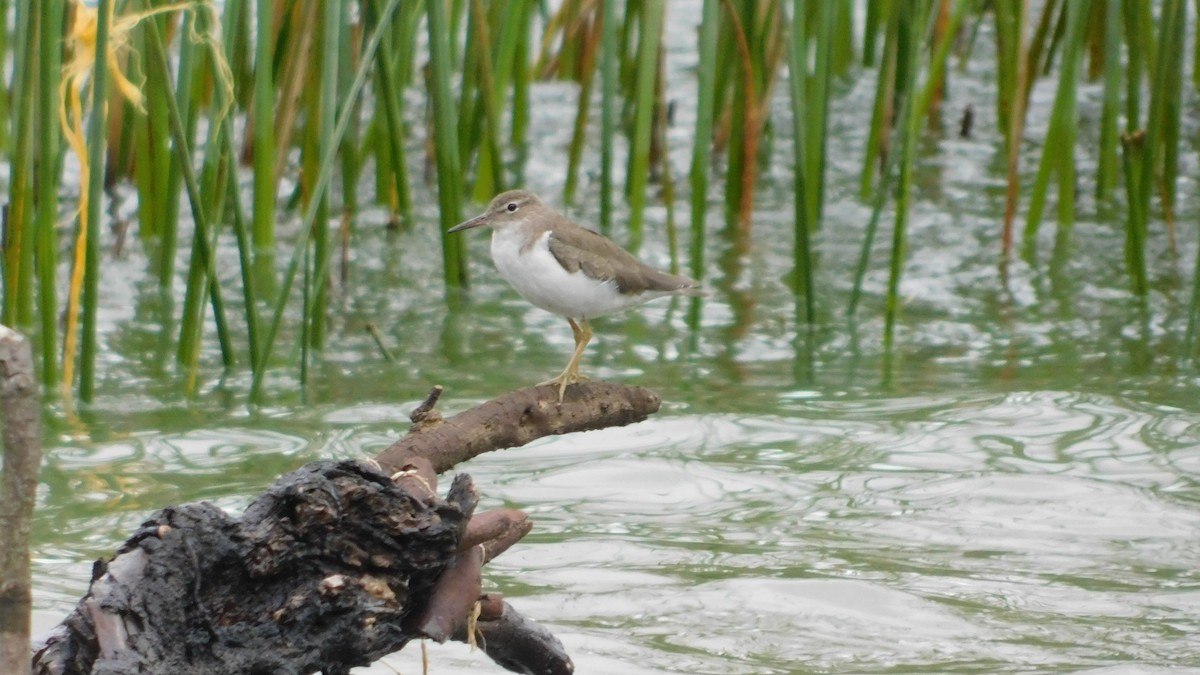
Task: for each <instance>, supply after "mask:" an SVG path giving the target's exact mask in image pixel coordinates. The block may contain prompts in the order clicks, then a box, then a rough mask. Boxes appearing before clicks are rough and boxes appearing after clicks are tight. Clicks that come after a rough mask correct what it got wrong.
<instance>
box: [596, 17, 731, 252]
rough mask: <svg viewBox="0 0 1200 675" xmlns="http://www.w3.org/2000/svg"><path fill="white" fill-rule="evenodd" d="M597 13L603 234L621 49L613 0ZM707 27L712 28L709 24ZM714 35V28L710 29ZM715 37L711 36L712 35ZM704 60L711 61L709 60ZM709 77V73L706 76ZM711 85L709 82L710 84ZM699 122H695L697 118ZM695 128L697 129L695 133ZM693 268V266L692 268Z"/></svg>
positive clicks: (608, 213) (609, 205) (609, 210)
mask: <svg viewBox="0 0 1200 675" xmlns="http://www.w3.org/2000/svg"><path fill="white" fill-rule="evenodd" d="M709 5H712V6H713V8H714V9H715V7H716V0H704V16H705V17H706V19H705V20H707V16H708V12H709ZM600 11H601V16H600V24H601V26H600V231H601V232H603V233H604V234H609V233H610V232H612V221H613V187H614V186H613V183H614V180H613V144H614V142H615V141H616V138H617V84H618V76H619V75H620V68H621V52H620V43H618V41H617V38H618V37H619V36H620V32H619V31H618V30H617V29H618V27H619V26H618V25H617V0H601V8H600ZM704 30H705V25H704V24H703V23H701V26H700V78H701V83H700V86H701V94H700V101H701V103H699V105H700V106H701V110H703V105H704V103H703V101H704V100H705V99H704V93H703V87H704V82H703V80H704V77H705V74H704V64H705V62H706V61H705V57H704V50H705V45H706V42H705V35H704ZM709 30H710V31H714V30H715V29H712V28H710V29H709ZM714 36H715V32H714ZM714 40H715V37H714ZM708 63H710V64H711V63H712V61H711V60H709V61H708ZM709 79H711V75H710V76H709ZM710 86H711V84H710ZM697 126H699V122H697ZM711 126H712V115H711V112H710V113H709V127H710V130H709V134H708V137H709V138H710V137H711V135H712V131H711ZM699 131H700V130H699V129H697V133H699ZM709 144H710V141H705V147H706V148H707V147H709ZM694 166H695V165H694V163H693V167H694ZM707 173H708V169H707V167H705V175H706V178H705V182H706V183H707ZM694 180H695V179H693V187H692V192H693V195H694V194H695V182H694ZM692 214H693V216H692V222H693V226H692V231H693V238H692V242H693V243H692V245H693V247H694V246H695V235H694V233H695V225H694V223H695V198H694V197H693V199H692ZM693 271H694V270H693Z"/></svg>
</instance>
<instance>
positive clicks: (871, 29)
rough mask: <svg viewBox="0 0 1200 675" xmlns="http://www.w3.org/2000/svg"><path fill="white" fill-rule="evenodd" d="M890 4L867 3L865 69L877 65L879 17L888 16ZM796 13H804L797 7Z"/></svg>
mask: <svg viewBox="0 0 1200 675" xmlns="http://www.w3.org/2000/svg"><path fill="white" fill-rule="evenodd" d="M889 2H890V0H880V1H879V2H868V3H867V14H866V17H865V25H864V26H863V52H862V64H863V67H865V68H871V67H873V66H874V65H875V52H876V50H877V49H878V48H877V47H876V42H877V41H878V39H879V17H880V16H887V12H888V10H887V4H888V3H889ZM795 11H797V12H799V11H802V8H800V7H797V8H796V10H795Z"/></svg>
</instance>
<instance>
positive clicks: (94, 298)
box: [64, 0, 113, 402]
mask: <svg viewBox="0 0 1200 675" xmlns="http://www.w3.org/2000/svg"><path fill="white" fill-rule="evenodd" d="M96 16H97V21H96V64H95V67H94V68H93V69H92V113H91V117H90V118H89V119H88V128H87V144H88V159H87V161H88V166H89V167H90V169H89V171H88V184H87V191H88V199H87V210H86V213H81V214H80V219H81V220H80V226H81V227H86V228H87V231H86V244H85V245H86V246H87V249H86V250H85V251H84V263H83V296H82V302H81V304H82V312H81V317H80V323H81V329H82V338H81V340H80V345H79V397H80V398H81V399H83V400H84V401H85V402H91V400H92V398H93V397H94V396H95V393H96V327H97V323H98V321H97V319H98V316H97V314H98V311H99V306H100V297H99V296H100V199H101V195H103V193H104V151H105V135H104V134H105V131H106V129H105V127H107V125H108V124H107V123H108V115H107V114H106V111H107V110H108V107H107V102H108V60H107V59H106V58H105V55H106V54H108V31H109V28H110V27H111V25H112V16H113V12H112V0H100V2H99V4H98V5H97V7H96ZM64 358H73V355H71V354H67V355H65V356H64Z"/></svg>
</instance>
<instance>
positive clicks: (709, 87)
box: [605, 0, 721, 279]
mask: <svg viewBox="0 0 1200 675" xmlns="http://www.w3.org/2000/svg"><path fill="white" fill-rule="evenodd" d="M719 2H720V0H704V5H703V8H702V9H701V19H700V42H699V44H698V45H697V47H698V49H699V50H700V68H699V70H698V71H697V78H698V79H699V82H698V83H697V86H698V91H697V96H696V134H695V136H694V137H693V138H692V167H691V170H690V171H689V172H688V181H689V183H690V186H691V191H692V194H691V205H692V238H691V244H690V246H689V248H688V259H689V261H688V264H689V269H690V271H691V274H692V276H693V277H694V278H696V279H703V278H704V245H705V239H706V236H705V235H706V233H707V230H708V228H707V226H706V219H707V215H708V187H709V173H710V171H711V170H712V144H713V118H714V117H715V114H716V105H715V99H716V77H715V73H714V71H715V70H716V63H717V22H718V20H719V19H720V9H721V8H720V5H719V4H718V3H719ZM605 138H608V137H607V136H606V137H605ZM605 145H606V146H607V145H609V143H608V142H605ZM610 152H611V151H610Z"/></svg>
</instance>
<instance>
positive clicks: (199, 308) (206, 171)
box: [144, 12, 225, 394]
mask: <svg viewBox="0 0 1200 675" xmlns="http://www.w3.org/2000/svg"><path fill="white" fill-rule="evenodd" d="M189 14H190V13H189ZM201 14H202V15H203V16H202V17H189V18H188V19H187V20H188V21H189V22H191V21H196V22H200V21H204V22H205V24H207V20H208V16H207V13H204V12H202V13H201ZM194 27H196V29H197V30H201V29H200V28H199V27H198V24H197V25H196V26H194ZM147 33H148V31H147ZM184 35H185V36H184V38H183V40H184V42H185V43H190V42H191V40H190V39H188V38H187V33H185V34H184ZM147 40H149V36H147ZM196 51H197V50H195V49H192V50H189V52H188V53H187V58H188V60H189V61H191V60H193V59H195V58H197V57H198V58H200V59H201V60H203V56H202V55H197V54H195V52H196ZM144 53H146V54H149V53H151V51H150V50H149V49H148V50H147V51H146V52H144ZM202 67H203V66H202V65H200V64H196V65H189V66H187V67H185V66H184V63H183V60H182V58H181V60H180V64H179V75H180V80H179V81H180V85H181V86H182V85H183V84H184V81H185V77H184V75H185V73H187V76H186V79H188V80H190V79H192V78H194V73H192V71H195V70H196V69H197V68H202ZM151 72H155V73H157V72H158V69H156V68H152V69H151ZM217 89H218V90H219V89H220V87H219V86H218V87H217ZM181 104H182V105H181ZM188 104H190V100H189V98H188V97H187V94H186V93H185V92H184V91H182V90H180V91H176V107H177V108H178V109H179V110H180V115H181V116H184V115H186V114H187V113H185V112H184V110H187V109H189V108H188V107H185V106H186V105H188ZM224 124H225V120H223V119H216V118H215V117H214V118H212V119H210V121H209V129H208V139H207V143H206V146H205V153H204V164H203V168H202V169H201V172H200V194H202V195H204V196H205V204H206V206H207V208H208V214H209V220H210V221H212V220H217V221H218V222H219V217H220V214H221V205H222V202H223V200H224V190H223V189H217V188H218V187H220V188H223V187H224V181H221V182H220V183H219V184H218V180H219V174H220V172H221V170H222V169H221V162H222V160H223V157H222V156H221V152H220V142H219V140H220V133H221V128H222V127H223V125H224ZM186 136H187V141H188V143H189V144H190V143H191V142H192V138H193V135H192V131H191V127H189V130H188V132H187V134H186ZM176 149H177V150H178V148H176ZM189 162H190V159H189V158H188V157H186V156H184V155H181V153H179V152H176V153H174V154H173V155H172V158H171V182H172V184H173V190H174V191H173V192H172V204H171V205H170V209H171V211H172V212H173V213H174V214H176V215H177V214H178V211H179V193H178V190H179V186H180V185H181V183H182V181H183V172H184V170H185V169H184V167H183V164H185V163H189ZM172 229H174V228H172ZM196 235H197V232H193V235H192V236H193V237H195V236H196ZM167 239H168V235H167V234H166V233H165V232H164V234H163V252H162V257H161V263H160V272H161V273H162V274H161V276H160V277H159V281H160V284H162V285H163V286H164V287H166V288H169V287H170V284H171V282H172V280H173V279H174V260H175V254H174V252H173V249H174V248H175V244H174V243H168V242H167ZM215 246H216V242H215V240H214V242H213V245H212V247H213V248H215ZM204 249H205V247H204V246H202V245H197V244H196V242H195V240H194V239H193V243H192V250H191V255H190V256H189V259H188V271H187V284H186V286H185V290H184V295H183V309H182V310H181V313H180V321H179V344H178V346H177V348H176V354H175V358H176V360H177V361H178V362H179V363H180V364H181V365H182V366H183V367H184V372H185V373H186V377H185V379H186V383H185V385H184V389H185V391H187V392H188V393H189V394H190V393H194V391H195V386H196V380H197V375H198V372H199V362H200V340H201V335H202V333H203V328H204V317H203V312H204V306H205V305H204V301H205V298H206V297H207V287H206V285H205V283H206V281H207V280H208V279H207V265H206V263H207V260H206V259H205V256H204V255H203V253H202V251H203V250H204ZM168 250H170V252H168Z"/></svg>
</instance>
